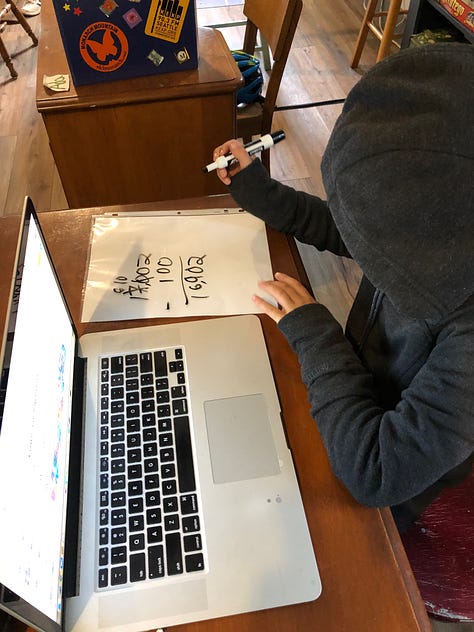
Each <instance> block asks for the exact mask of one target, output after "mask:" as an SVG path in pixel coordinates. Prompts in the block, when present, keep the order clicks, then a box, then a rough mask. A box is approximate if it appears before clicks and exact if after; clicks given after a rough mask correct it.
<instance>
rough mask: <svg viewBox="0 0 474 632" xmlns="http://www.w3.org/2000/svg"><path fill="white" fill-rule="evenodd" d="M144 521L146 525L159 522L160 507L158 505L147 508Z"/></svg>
mask: <svg viewBox="0 0 474 632" xmlns="http://www.w3.org/2000/svg"><path fill="white" fill-rule="evenodd" d="M146 523H147V525H154V524H160V523H161V509H160V508H159V507H156V508H154V509H148V510H147V512H146Z"/></svg>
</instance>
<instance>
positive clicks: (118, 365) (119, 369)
mask: <svg viewBox="0 0 474 632" xmlns="http://www.w3.org/2000/svg"><path fill="white" fill-rule="evenodd" d="M110 372H111V373H123V357H122V356H116V357H113V358H110Z"/></svg>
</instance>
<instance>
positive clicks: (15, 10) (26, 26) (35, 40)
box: [9, 0, 38, 46]
mask: <svg viewBox="0 0 474 632" xmlns="http://www.w3.org/2000/svg"><path fill="white" fill-rule="evenodd" d="M9 3H10V5H11V11H12V13H13V15H14V16H15V17H16V19H17V20H18V22H19V23H20V24H21V26H22V27H23V28H24V29H25V31H26V32H27V33H28V35H29V36H30V37H31V39H32V40H33V46H38V38H37V37H36V35H35V34H34V33H33V31H32V30H31V27H30V25H29V24H28V22H27V21H26V19H25V17H24V15H23V14H22V12H21V11H20V10H19V9H18V8H17V7H16V5H15V3H14V2H12V0H10V2H9Z"/></svg>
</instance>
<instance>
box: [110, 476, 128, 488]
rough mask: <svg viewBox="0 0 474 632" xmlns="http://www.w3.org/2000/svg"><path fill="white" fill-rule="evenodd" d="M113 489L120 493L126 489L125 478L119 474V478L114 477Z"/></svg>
mask: <svg viewBox="0 0 474 632" xmlns="http://www.w3.org/2000/svg"><path fill="white" fill-rule="evenodd" d="M111 487H112V489H113V490H115V491H118V490H119V489H125V476H124V475H123V474H119V475H118V476H112V485H111Z"/></svg>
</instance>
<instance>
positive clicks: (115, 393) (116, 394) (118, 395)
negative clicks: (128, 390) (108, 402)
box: [110, 386, 125, 399]
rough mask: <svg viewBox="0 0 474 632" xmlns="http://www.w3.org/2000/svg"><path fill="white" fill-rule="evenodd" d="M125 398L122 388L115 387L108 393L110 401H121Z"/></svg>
mask: <svg viewBox="0 0 474 632" xmlns="http://www.w3.org/2000/svg"><path fill="white" fill-rule="evenodd" d="M124 396H125V391H124V390H123V386H116V387H115V388H113V389H112V391H111V392H110V397H111V399H123V398H124Z"/></svg>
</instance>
